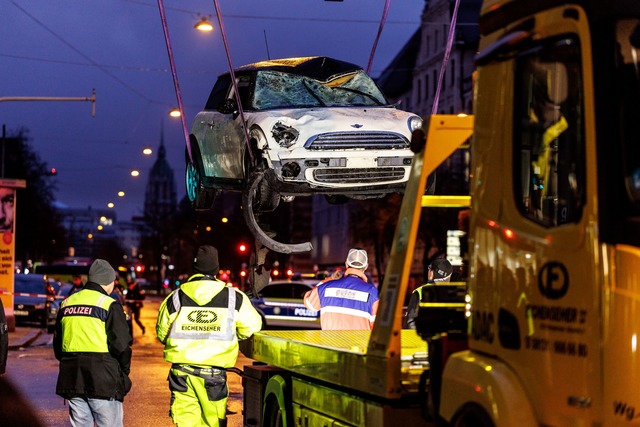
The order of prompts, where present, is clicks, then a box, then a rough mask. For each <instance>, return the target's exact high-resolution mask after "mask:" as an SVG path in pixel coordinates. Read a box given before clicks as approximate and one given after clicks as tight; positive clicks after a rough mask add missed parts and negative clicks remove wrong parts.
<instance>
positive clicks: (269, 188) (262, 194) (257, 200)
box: [243, 171, 280, 214]
mask: <svg viewBox="0 0 640 427" xmlns="http://www.w3.org/2000/svg"><path fill="white" fill-rule="evenodd" d="M256 180H260V182H258V186H257V188H256V189H255V193H253V194H248V193H249V192H250V191H251V187H252V186H253V183H254V182H255V181H256ZM273 180H275V177H273V174H272V173H270V172H269V171H265V172H250V173H249V179H248V180H247V182H246V183H245V187H244V189H243V192H244V193H245V195H246V197H247V198H251V200H252V203H251V204H252V206H253V212H254V213H257V214H259V213H268V212H273V211H274V210H276V208H277V207H278V205H279V204H280V193H278V192H277V191H275V190H274V189H273Z"/></svg>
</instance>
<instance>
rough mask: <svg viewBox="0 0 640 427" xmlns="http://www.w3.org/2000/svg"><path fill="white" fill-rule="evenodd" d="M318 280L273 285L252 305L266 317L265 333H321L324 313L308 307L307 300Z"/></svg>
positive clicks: (255, 299) (260, 294) (279, 282)
mask: <svg viewBox="0 0 640 427" xmlns="http://www.w3.org/2000/svg"><path fill="white" fill-rule="evenodd" d="M317 283H318V280H304V279H302V280H277V281H272V282H270V283H269V284H268V285H267V286H265V287H264V288H263V289H262V290H261V291H260V292H259V294H258V296H257V297H254V298H251V303H252V304H253V306H254V307H255V308H256V310H258V312H259V313H260V315H261V316H262V322H263V329H285V328H286V329H320V312H319V311H313V310H309V309H308V308H306V307H305V306H304V302H303V298H304V294H305V293H307V291H309V290H311V289H312V288H313V287H314V285H316V284H317Z"/></svg>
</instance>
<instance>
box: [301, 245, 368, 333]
mask: <svg viewBox="0 0 640 427" xmlns="http://www.w3.org/2000/svg"><path fill="white" fill-rule="evenodd" d="M368 263H369V259H368V257H367V251H365V250H364V249H359V248H353V249H350V250H349V254H348V255H347V260H346V261H345V266H346V267H347V270H346V271H345V272H344V276H343V277H342V278H341V279H337V280H329V281H327V282H324V283H320V284H318V285H317V286H316V287H315V288H313V289H312V290H310V291H308V292H307V293H306V294H305V296H304V305H305V306H306V307H307V308H308V309H309V310H314V311H318V310H320V327H321V328H322V330H323V331H326V330H341V329H364V330H371V329H373V323H374V321H375V320H376V313H377V312H378V301H379V298H378V288H376V287H375V286H373V285H372V284H371V283H368V282H367V276H365V274H364V272H365V271H366V270H367V266H368Z"/></svg>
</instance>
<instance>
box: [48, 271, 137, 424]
mask: <svg viewBox="0 0 640 427" xmlns="http://www.w3.org/2000/svg"><path fill="white" fill-rule="evenodd" d="M115 280H116V272H115V270H114V269H113V268H112V267H111V265H110V264H109V263H108V262H107V261H105V260H103V259H96V260H95V261H94V262H93V264H91V267H90V268H89V278H88V280H87V283H86V284H85V285H84V288H82V290H80V291H78V292H76V293H74V294H73V295H71V296H69V297H68V298H67V299H66V300H64V301H63V302H62V304H61V306H60V310H59V311H58V318H57V322H56V329H55V333H54V335H53V350H54V353H55V356H56V359H58V360H59V361H60V371H59V373H58V383H57V385H56V394H58V395H60V396H62V397H64V398H65V399H67V400H68V401H69V418H70V420H71V424H72V425H74V426H93V424H94V422H95V424H96V425H97V426H98V427H103V426H104V427H113V426H122V423H123V416H124V412H123V408H122V402H123V401H124V396H125V395H126V394H127V393H128V392H129V390H130V389H131V380H130V379H129V370H130V368H131V342H132V340H131V334H130V333H129V326H128V325H127V320H126V317H125V314H124V310H123V308H122V305H120V304H119V303H118V302H117V301H116V300H115V299H113V298H111V297H110V296H109V294H111V292H113V288H114V286H115Z"/></svg>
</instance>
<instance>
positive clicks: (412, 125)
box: [407, 116, 422, 132]
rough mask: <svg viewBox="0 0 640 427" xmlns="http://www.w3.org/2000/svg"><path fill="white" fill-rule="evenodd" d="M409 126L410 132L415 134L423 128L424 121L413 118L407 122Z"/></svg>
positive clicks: (416, 117)
mask: <svg viewBox="0 0 640 427" xmlns="http://www.w3.org/2000/svg"><path fill="white" fill-rule="evenodd" d="M407 124H408V125H409V130H410V131H411V132H413V131H414V130H416V129H420V128H421V127H422V119H421V118H420V117H418V116H411V117H409V120H408V121H407Z"/></svg>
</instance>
